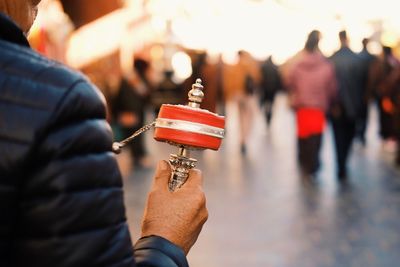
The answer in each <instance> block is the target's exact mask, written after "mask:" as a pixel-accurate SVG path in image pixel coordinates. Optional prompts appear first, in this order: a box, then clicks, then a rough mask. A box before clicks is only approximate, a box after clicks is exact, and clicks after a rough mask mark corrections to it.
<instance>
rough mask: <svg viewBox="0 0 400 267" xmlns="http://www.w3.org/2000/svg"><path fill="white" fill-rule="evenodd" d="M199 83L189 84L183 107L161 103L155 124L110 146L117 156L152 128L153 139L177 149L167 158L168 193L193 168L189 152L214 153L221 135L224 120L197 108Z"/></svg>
mask: <svg viewBox="0 0 400 267" xmlns="http://www.w3.org/2000/svg"><path fill="white" fill-rule="evenodd" d="M201 83H202V81H201V80H200V79H197V80H196V83H194V84H193V85H192V89H191V90H190V91H189V93H188V96H189V102H188V104H187V105H169V104H163V105H162V106H161V108H160V112H159V114H158V117H157V119H156V120H155V121H153V122H152V123H150V124H147V125H145V126H143V127H142V128H140V129H139V130H137V131H136V132H134V133H133V134H132V135H131V136H129V137H128V138H126V139H124V140H122V141H121V142H115V143H114V144H113V146H112V149H113V151H114V152H115V153H117V154H118V153H120V152H121V149H122V148H123V147H124V146H125V145H126V144H128V143H129V142H131V141H132V140H133V139H134V138H135V137H136V136H138V135H140V134H142V133H144V132H145V131H148V130H150V129H152V128H153V127H154V128H155V131H154V139H155V140H157V141H160V142H165V143H168V144H170V145H173V146H177V147H178V153H177V154H171V155H170V157H169V163H170V165H171V168H172V174H171V178H170V180H169V184H168V187H169V190H170V191H175V190H176V189H178V188H180V187H181V186H182V185H183V184H184V183H185V182H186V180H187V179H188V177H189V172H190V170H191V169H192V168H194V167H195V166H196V162H197V160H196V159H194V158H191V157H190V151H191V150H204V149H212V150H218V149H219V147H220V146H221V142H222V139H223V138H224V136H225V129H224V128H225V118H224V117H223V116H219V115H217V114H215V113H212V112H210V111H208V110H205V109H201V108H200V104H201V102H202V101H203V98H204V92H203V86H202V84H201Z"/></svg>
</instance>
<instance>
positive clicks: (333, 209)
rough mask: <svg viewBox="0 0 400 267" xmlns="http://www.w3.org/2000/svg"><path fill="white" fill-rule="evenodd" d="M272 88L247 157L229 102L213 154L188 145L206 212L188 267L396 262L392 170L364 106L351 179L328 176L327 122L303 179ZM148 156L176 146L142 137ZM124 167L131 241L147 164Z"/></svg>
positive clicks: (289, 119)
mask: <svg viewBox="0 0 400 267" xmlns="http://www.w3.org/2000/svg"><path fill="white" fill-rule="evenodd" d="M285 101H286V99H285V97H284V96H279V97H278V99H277V103H276V104H277V105H276V106H275V114H274V115H275V117H274V119H273V125H272V127H271V129H270V130H269V131H267V129H266V126H265V124H264V121H263V118H262V117H261V115H260V113H257V115H256V116H255V124H254V127H253V128H252V132H251V139H250V141H249V144H248V153H247V155H246V156H242V155H241V154H240V151H239V148H238V145H237V122H236V118H237V110H236V108H235V106H234V105H228V107H227V116H228V117H227V118H228V121H227V138H226V139H225V140H224V143H223V146H222V148H221V150H220V151H219V152H211V151H205V152H201V153H196V156H197V159H198V160H199V168H201V169H202V170H203V173H204V177H205V192H206V195H207V201H208V202H207V206H208V209H209V214H210V217H209V220H208V222H207V223H206V225H205V227H204V229H203V231H202V234H201V236H200V238H199V240H198V242H197V243H196V245H195V246H194V247H193V249H192V251H191V252H190V253H189V256H188V258H189V262H190V265H191V266H192V267H228V266H229V267H239V266H240V267H244V266H245V267H264V266H272V267H314V266H315V267H346V266H354V267H369V266H371V267H372V266H373V267H377V266H379V267H396V266H400V172H399V170H397V169H395V168H394V167H393V166H392V164H391V160H392V157H393V155H392V154H391V153H389V152H387V151H384V150H382V148H381V144H380V142H379V140H378V137H377V125H376V112H375V110H374V109H373V110H372V114H371V115H372V116H371V124H370V127H369V129H368V144H367V147H366V148H361V147H360V146H357V145H355V146H354V149H353V154H352V156H351V160H350V164H349V170H350V179H349V181H348V183H346V184H340V183H338V182H337V181H336V179H335V176H334V170H335V163H334V161H333V147H332V139H331V134H330V129H328V131H327V133H326V135H325V136H324V145H323V151H322V155H321V157H322V162H323V166H322V169H321V171H320V173H319V176H318V178H317V180H316V181H315V182H313V183H311V182H306V181H302V179H300V177H299V175H298V170H297V166H296V161H295V155H296V151H295V124H294V120H293V115H292V113H291V112H290V111H289V110H288V109H287V107H286V102H285ZM146 138H147V143H148V146H149V148H150V150H151V155H152V157H153V159H154V160H155V161H156V160H158V159H166V158H168V154H169V153H171V152H174V151H173V149H172V148H171V147H170V146H168V145H165V144H158V143H156V142H155V141H152V140H151V133H150V134H148V135H147V136H146ZM119 157H120V158H119V161H120V163H121V168H122V170H123V172H124V180H125V189H126V194H125V198H126V204H127V207H128V210H127V212H128V219H129V224H130V226H131V231H132V236H133V239H137V237H138V235H139V232H138V231H139V225H140V218H141V215H142V210H143V205H144V201H145V197H146V192H147V190H148V188H149V186H150V183H151V180H152V174H153V170H152V169H149V170H143V169H136V170H133V171H129V169H127V155H126V154H122V155H121V156H119Z"/></svg>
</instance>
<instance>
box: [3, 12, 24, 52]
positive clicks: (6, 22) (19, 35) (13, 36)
mask: <svg viewBox="0 0 400 267" xmlns="http://www.w3.org/2000/svg"><path fill="white" fill-rule="evenodd" d="M0 40H4V41H7V42H11V43H14V44H18V45H22V46H26V47H30V46H29V42H28V40H27V39H26V37H25V35H24V33H23V32H22V30H21V29H20V28H19V27H18V26H17V24H15V22H14V21H12V20H11V19H10V18H9V17H8V16H6V15H5V14H3V13H1V12H0Z"/></svg>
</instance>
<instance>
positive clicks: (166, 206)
mask: <svg viewBox="0 0 400 267" xmlns="http://www.w3.org/2000/svg"><path fill="white" fill-rule="evenodd" d="M170 176H171V168H170V166H169V164H168V163H167V162H165V161H160V162H159V163H158V166H157V170H156V174H155V179H154V184H153V187H152V189H151V191H150V193H149V196H148V200H147V205H146V208H145V212H144V217H143V223H142V237H143V236H149V235H157V236H161V237H163V238H166V239H168V240H169V241H171V242H172V243H174V244H175V245H177V246H179V247H181V248H182V249H183V250H184V251H185V254H187V253H188V252H189V250H190V248H191V247H192V246H193V244H194V243H195V242H196V240H197V237H198V236H199V234H200V231H201V228H202V227H203V224H204V223H205V222H206V221H207V218H208V212H207V208H206V198H205V195H204V192H203V190H202V175H201V172H200V171H199V170H196V169H194V170H191V171H190V174H189V178H188V180H187V182H186V183H185V184H184V185H183V186H182V187H181V188H179V189H177V190H176V191H174V192H170V191H169V190H168V180H169V178H170Z"/></svg>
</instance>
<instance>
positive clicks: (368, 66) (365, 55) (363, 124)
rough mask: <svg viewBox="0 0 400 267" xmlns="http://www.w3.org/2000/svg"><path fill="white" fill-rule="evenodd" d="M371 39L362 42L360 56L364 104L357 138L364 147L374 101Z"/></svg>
mask: <svg viewBox="0 0 400 267" xmlns="http://www.w3.org/2000/svg"><path fill="white" fill-rule="evenodd" d="M368 43H369V39H368V38H364V39H363V40H362V46H363V49H362V50H361V52H360V53H358V55H359V56H360V58H361V60H362V62H363V63H362V67H363V76H362V88H361V89H362V96H363V101H364V103H363V104H362V105H361V111H360V117H359V118H358V120H357V125H356V138H357V139H358V140H359V141H360V142H361V144H362V145H363V146H365V145H366V137H365V132H366V129H367V125H368V113H369V112H368V111H369V105H370V102H371V100H372V99H373V93H372V92H373V88H371V72H372V68H373V65H374V63H375V62H376V60H377V59H376V56H375V55H373V54H371V53H370V52H369V51H368Z"/></svg>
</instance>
